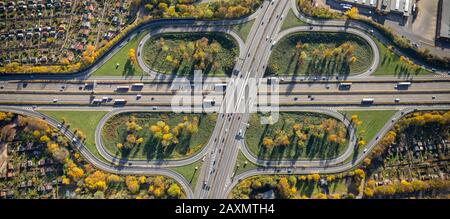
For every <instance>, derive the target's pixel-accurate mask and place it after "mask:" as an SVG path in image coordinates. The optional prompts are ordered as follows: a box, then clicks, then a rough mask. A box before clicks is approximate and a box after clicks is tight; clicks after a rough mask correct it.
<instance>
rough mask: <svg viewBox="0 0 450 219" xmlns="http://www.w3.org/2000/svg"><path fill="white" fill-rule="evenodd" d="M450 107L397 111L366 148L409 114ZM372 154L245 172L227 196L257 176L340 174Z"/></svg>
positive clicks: (379, 139) (231, 187) (371, 147)
mask: <svg viewBox="0 0 450 219" xmlns="http://www.w3.org/2000/svg"><path fill="white" fill-rule="evenodd" d="M449 108H450V106H436V107H435V106H431V107H428V106H427V107H416V108H404V109H402V110H399V111H397V112H396V113H395V114H394V115H393V116H392V117H391V119H390V120H389V121H388V122H387V123H386V124H385V125H384V126H383V128H381V129H380V131H378V133H377V134H376V135H375V136H376V137H375V138H374V139H372V140H371V141H370V142H369V143H368V144H367V145H366V146H365V147H364V148H365V149H367V151H368V152H369V151H371V150H372V149H373V148H374V147H375V146H376V145H377V144H378V142H380V141H381V139H382V138H383V136H384V135H385V134H386V133H387V132H388V131H390V130H391V129H392V127H393V126H394V125H395V124H396V123H397V122H398V121H399V120H400V119H401V118H402V117H403V116H404V115H407V114H408V113H411V112H414V111H415V109H417V110H421V111H424V110H448V109H449ZM369 154H370V153H359V154H357V156H356V157H354V158H352V159H351V160H350V161H345V162H342V163H339V164H334V165H326V166H308V165H306V166H302V167H300V168H290V167H281V168H277V167H267V168H266V167H259V168H257V169H252V170H249V171H246V172H243V173H241V174H239V175H237V176H235V177H234V178H233V181H232V184H231V185H230V186H229V187H228V188H227V191H226V194H227V197H229V195H230V194H231V191H232V190H233V188H234V187H235V186H236V185H237V184H238V183H239V182H240V181H241V180H243V179H245V178H248V177H251V176H255V175H276V174H280V175H302V174H311V173H320V174H332V173H340V172H344V171H347V170H350V169H352V168H354V167H356V166H357V165H358V164H359V163H360V162H361V161H362V160H363V159H364V158H366V156H368V155H369Z"/></svg>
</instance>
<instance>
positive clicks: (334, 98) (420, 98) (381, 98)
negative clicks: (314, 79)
mask: <svg viewBox="0 0 450 219" xmlns="http://www.w3.org/2000/svg"><path fill="white" fill-rule="evenodd" d="M259 97H260V98H269V97H268V96H266V95H260V96H259ZM433 97H435V98H434V99H433ZM364 98H373V99H374V101H375V103H376V102H392V103H394V102H395V99H396V98H399V99H400V101H399V102H400V103H401V102H430V101H435V102H448V101H450V94H365V95H361V94H353V95H340V94H335V95H321V94H315V95H311V96H310V97H308V95H280V96H279V102H280V103H296V102H298V103H302V102H303V103H314V102H320V103H322V102H323V103H336V102H348V103H361V101H362V99H364Z"/></svg>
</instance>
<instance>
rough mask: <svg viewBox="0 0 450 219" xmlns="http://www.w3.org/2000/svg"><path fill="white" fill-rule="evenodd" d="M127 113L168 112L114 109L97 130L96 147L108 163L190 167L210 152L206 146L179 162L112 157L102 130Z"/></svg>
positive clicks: (152, 166)
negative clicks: (114, 119)
mask: <svg viewBox="0 0 450 219" xmlns="http://www.w3.org/2000/svg"><path fill="white" fill-rule="evenodd" d="M126 112H149V113H155V112H167V110H164V111H161V110H152V109H150V108H149V107H139V108H133V109H114V110H112V111H109V112H108V113H107V114H106V115H105V116H104V117H103V118H102V119H101V120H100V121H99V123H98V124H97V127H96V129H95V146H96V148H97V150H98V152H99V153H100V155H101V156H102V157H103V158H104V159H106V160H107V161H108V162H111V163H113V164H115V165H123V164H130V163H131V164H132V166H136V167H142V168H162V167H176V166H185V165H189V164H191V163H194V162H195V161H197V160H200V159H201V158H202V157H203V156H205V154H206V153H207V152H208V149H209V148H208V145H209V144H208V145H204V146H203V148H202V149H201V150H200V151H198V152H197V153H195V155H193V156H190V157H188V158H185V159H179V160H168V159H164V160H137V159H136V160H134V159H133V160H130V159H126V158H117V157H115V156H114V155H112V154H111V153H110V152H108V150H107V149H106V148H105V146H104V144H103V141H102V129H103V127H104V125H105V124H106V122H107V121H108V120H109V119H111V118H112V117H113V116H115V115H117V114H120V113H126Z"/></svg>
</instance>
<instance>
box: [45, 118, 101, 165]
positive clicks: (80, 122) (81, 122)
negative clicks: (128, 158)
mask: <svg viewBox="0 0 450 219" xmlns="http://www.w3.org/2000/svg"><path fill="white" fill-rule="evenodd" d="M39 112H41V113H44V114H45V115H48V116H50V117H52V118H54V119H56V120H58V121H62V120H63V118H64V119H65V120H66V125H68V124H70V127H69V128H70V130H71V131H74V130H75V129H79V130H81V131H82V132H83V133H84V134H85V136H86V142H85V143H84V144H85V145H86V147H87V149H88V150H89V151H90V152H91V153H92V154H93V155H94V156H96V157H97V158H99V159H101V160H103V161H105V160H104V159H103V157H102V156H101V155H100V153H99V152H98V151H97V148H96V147H95V128H96V127H97V124H98V122H99V121H100V119H101V118H103V116H105V114H106V113H107V112H105V111H64V110H61V111H39Z"/></svg>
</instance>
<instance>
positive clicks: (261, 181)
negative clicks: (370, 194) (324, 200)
mask: <svg viewBox="0 0 450 219" xmlns="http://www.w3.org/2000/svg"><path fill="white" fill-rule="evenodd" d="M302 177H304V178H305V179H302ZM322 177H324V178H326V177H327V176H326V175H324V176H322ZM282 178H284V179H287V181H288V184H289V188H290V189H291V191H292V193H291V195H292V198H304V197H307V198H317V197H318V195H319V194H330V195H335V194H340V195H341V197H345V196H347V195H348V194H349V192H350V190H351V185H352V179H351V178H338V179H334V180H333V181H331V182H328V185H327V186H322V187H321V186H319V183H318V182H314V181H312V180H307V179H306V175H289V176H287V175H256V176H252V177H249V178H246V179H244V180H242V181H241V182H240V183H238V184H237V185H236V187H234V188H233V190H232V193H231V198H233V197H234V198H249V197H250V198H257V197H258V196H260V195H261V193H264V192H267V191H269V190H273V191H274V192H275V198H282V196H281V194H280V187H281V184H280V180H281V179H282ZM258 186H259V187H258ZM293 189H295V192H294V190H293ZM236 195H237V197H236Z"/></svg>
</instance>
